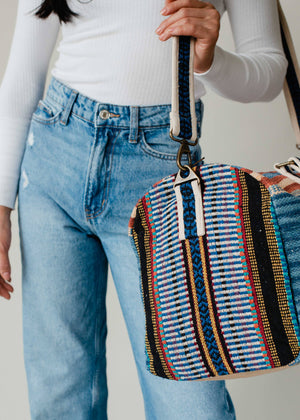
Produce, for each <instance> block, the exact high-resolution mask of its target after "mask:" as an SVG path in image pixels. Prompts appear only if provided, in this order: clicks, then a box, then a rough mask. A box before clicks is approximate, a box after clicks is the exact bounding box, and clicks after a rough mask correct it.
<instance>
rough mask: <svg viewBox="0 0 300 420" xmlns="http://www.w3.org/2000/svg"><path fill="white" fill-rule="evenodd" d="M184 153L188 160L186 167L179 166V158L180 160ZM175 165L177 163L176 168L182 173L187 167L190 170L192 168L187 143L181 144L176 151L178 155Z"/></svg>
mask: <svg viewBox="0 0 300 420" xmlns="http://www.w3.org/2000/svg"><path fill="white" fill-rule="evenodd" d="M184 153H185V154H187V155H188V160H189V163H188V165H186V164H185V165H181V158H182V155H183V154H184ZM176 163H177V166H178V168H180V169H182V170H183V171H185V169H186V168H187V167H190V168H191V167H192V158H191V151H190V148H189V144H188V143H187V142H181V145H180V147H179V149H178V153H177V159H176Z"/></svg>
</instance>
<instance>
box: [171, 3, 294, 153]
mask: <svg viewBox="0 0 300 420" xmlns="http://www.w3.org/2000/svg"><path fill="white" fill-rule="evenodd" d="M277 6H278V15H279V20H280V31H281V37H282V45H283V49H284V53H285V56H286V58H287V60H288V68H287V72H286V78H285V80H284V85H283V91H284V95H285V99H286V103H287V106H288V111H289V114H290V118H291V122H292V127H293V129H294V132H295V135H296V147H297V148H298V149H300V86H299V84H300V70H299V65H298V61H297V57H296V53H295V48H294V44H293V41H292V37H291V34H290V31H289V27H288V24H287V21H286V18H285V15H284V13H283V10H282V8H281V5H280V1H279V0H277ZM172 38H173V45H172V48H173V50H172V108H171V112H170V136H171V135H172V136H173V138H174V136H175V137H177V138H178V140H179V141H180V139H186V140H187V141H188V142H189V143H190V144H193V143H195V141H196V140H197V117H196V112H195V97H194V42H195V38H193V37H190V36H173V37H172Z"/></svg>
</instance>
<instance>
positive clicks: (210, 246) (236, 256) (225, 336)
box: [128, 164, 300, 380]
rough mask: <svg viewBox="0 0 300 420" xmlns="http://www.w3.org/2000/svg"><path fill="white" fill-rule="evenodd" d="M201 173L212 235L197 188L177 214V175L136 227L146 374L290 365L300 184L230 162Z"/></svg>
mask: <svg viewBox="0 0 300 420" xmlns="http://www.w3.org/2000/svg"><path fill="white" fill-rule="evenodd" d="M193 170H194V171H195V173H196V174H197V175H198V177H199V179H200V181H201V194H202V203H203V217H204V224H205V234H204V235H201V236H199V235H198V234H197V227H196V214H195V209H196V205H195V195H194V193H193V189H192V187H191V183H189V182H186V183H183V184H181V186H180V194H181V201H182V205H181V206H180V209H179V208H178V205H177V204H178V200H177V199H176V194H175V190H174V181H175V178H176V174H173V175H170V176H167V177H165V178H163V179H162V180H160V181H159V182H157V183H156V184H154V185H153V186H152V188H151V189H150V190H149V191H148V192H147V193H146V194H145V195H144V196H143V197H142V198H141V199H140V200H139V201H138V203H137V204H136V206H135V207H134V209H133V212H132V215H131V218H130V221H129V226H128V228H129V232H128V233H129V237H130V240H131V242H132V246H133V248H134V250H135V253H136V256H137V259H138V263H139V269H140V286H141V287H140V290H141V295H142V298H143V304H144V309H145V316H146V318H145V319H146V325H145V327H146V334H145V346H146V355H147V358H146V367H147V369H148V370H149V371H150V372H151V373H152V374H154V375H157V376H161V377H164V378H168V379H173V380H193V379H197V380H205V379H209V378H211V379H217V377H218V379H226V378H227V377H230V375H233V374H237V373H246V374H247V373H249V372H257V373H258V372H259V371H262V370H266V369H274V368H277V367H284V366H287V365H289V364H291V363H292V362H293V361H294V360H295V359H296V358H297V356H298V355H299V351H300V326H299V319H300V314H299V316H298V314H297V307H296V305H295V301H294V296H293V291H292V287H291V284H292V282H296V281H298V282H299V281H300V244H299V242H300V241H299V238H300V184H299V183H295V182H293V181H292V180H291V179H289V178H287V177H284V176H283V175H278V173H277V172H265V173H263V172H261V173H256V172H253V171H250V170H248V169H247V168H241V167H237V166H230V165H223V164H202V165H200V166H195V167H194V168H193ZM177 198H178V197H177ZM180 223H183V227H184V239H180V238H179V224H180ZM233 376H234V375H233Z"/></svg>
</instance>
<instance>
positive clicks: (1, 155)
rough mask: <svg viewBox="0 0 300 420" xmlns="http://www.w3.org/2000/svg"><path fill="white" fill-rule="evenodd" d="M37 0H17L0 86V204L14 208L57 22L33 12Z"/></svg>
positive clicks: (54, 17) (42, 90)
mask: <svg viewBox="0 0 300 420" xmlns="http://www.w3.org/2000/svg"><path fill="white" fill-rule="evenodd" d="M40 3H41V1H40V0H19V3H18V10H17V16H16V24H15V29H14V35H13V40H12V45H11V49H10V55H9V58H8V63H7V67H6V70H5V74H4V77H3V80H2V83H1V86H0V205H3V206H7V207H10V208H11V209H13V210H14V209H15V201H16V196H17V187H18V181H19V176H20V166H21V161H22V157H23V153H24V148H25V142H26V138H27V131H28V129H29V124H30V120H31V116H32V113H33V111H34V109H35V107H36V105H37V102H38V100H39V99H40V98H41V97H42V96H43V92H44V87H45V81H46V76H47V71H48V65H49V60H50V58H51V55H52V51H53V48H54V45H55V42H56V39H57V34H58V31H59V26H60V25H59V19H58V17H57V16H56V15H53V14H52V15H50V16H49V18H47V19H46V20H42V19H39V18H38V17H36V16H34V14H33V13H31V12H32V10H33V9H35V8H36V7H37V6H38V5H40Z"/></svg>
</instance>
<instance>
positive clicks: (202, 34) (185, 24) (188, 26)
mask: <svg viewBox="0 0 300 420" xmlns="http://www.w3.org/2000/svg"><path fill="white" fill-rule="evenodd" d="M208 29H209V27H208V26H206V25H201V26H200V25H199V22H198V20H197V19H195V18H189V19H188V20H187V19H180V20H179V21H177V22H176V25H175V26H170V27H168V28H167V29H166V30H165V31H164V32H163V33H162V34H161V36H160V37H159V38H160V39H161V40H162V41H166V40H167V39H169V38H170V37H171V36H174V35H185V36H193V37H195V38H197V39H201V40H204V41H207V44H208V45H209V44H210V40H209V38H208V35H207V34H208Z"/></svg>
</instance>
